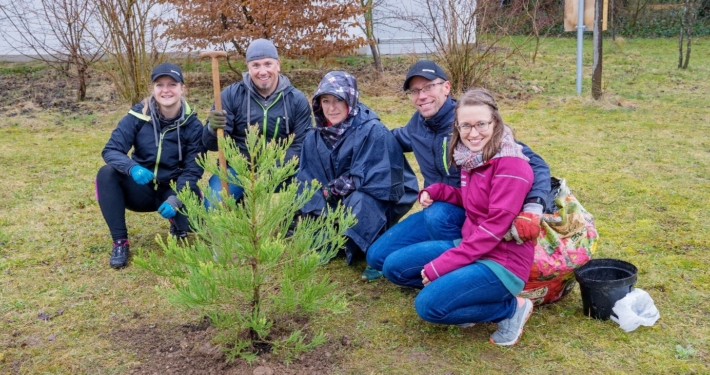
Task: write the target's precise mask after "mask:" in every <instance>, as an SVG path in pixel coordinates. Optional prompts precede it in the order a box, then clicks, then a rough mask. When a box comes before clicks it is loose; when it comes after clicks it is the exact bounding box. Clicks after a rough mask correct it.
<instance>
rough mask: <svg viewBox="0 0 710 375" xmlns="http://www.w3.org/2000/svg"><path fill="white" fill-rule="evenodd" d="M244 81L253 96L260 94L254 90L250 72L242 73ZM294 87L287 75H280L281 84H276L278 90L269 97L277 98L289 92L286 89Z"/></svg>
mask: <svg viewBox="0 0 710 375" xmlns="http://www.w3.org/2000/svg"><path fill="white" fill-rule="evenodd" d="M242 81H244V83H245V84H246V85H247V87H248V88H249V91H250V92H252V93H253V94H258V95H259V96H261V94H259V92H258V91H257V90H256V89H255V88H254V82H252V80H251V75H249V72H248V71H247V72H244V73H242ZM290 87H293V86H291V81H290V80H289V79H288V77H286V76H285V75H281V74H279V82H278V83H277V84H276V90H274V92H272V93H271V95H269V97H272V98H274V97H276V96H278V94H279V93H280V92H281V91H287V90H286V89H288V88H290Z"/></svg>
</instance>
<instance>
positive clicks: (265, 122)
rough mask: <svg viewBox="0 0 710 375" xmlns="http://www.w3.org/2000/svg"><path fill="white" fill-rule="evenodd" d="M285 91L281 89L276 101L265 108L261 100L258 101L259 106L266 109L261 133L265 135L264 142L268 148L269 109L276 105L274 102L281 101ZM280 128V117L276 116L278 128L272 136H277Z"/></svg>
mask: <svg viewBox="0 0 710 375" xmlns="http://www.w3.org/2000/svg"><path fill="white" fill-rule="evenodd" d="M283 93H284V92H283V91H281V92H280V93H279V96H277V97H276V99H274V102H273V103H271V105H270V106H268V107H267V108H264V106H263V105H261V103H259V101H257V103H259V106H260V107H261V108H262V109H263V110H264V120H263V121H262V125H261V135H262V136H264V142H263V143H264V148H266V136H267V134H266V131H267V130H268V127H267V125H268V123H269V110H270V109H271V107H273V106H274V104H276V103H278V102H279V99H281V97H282V96H283ZM278 130H279V118H278V117H277V118H276V129H274V134H272V135H271V138H276V134H277V131H278Z"/></svg>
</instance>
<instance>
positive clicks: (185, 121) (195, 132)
mask: <svg viewBox="0 0 710 375" xmlns="http://www.w3.org/2000/svg"><path fill="white" fill-rule="evenodd" d="M143 106H144V102H143V101H141V102H140V103H138V104H136V105H134V106H133V107H132V108H131V110H130V111H129V112H128V114H127V115H125V116H124V117H123V118H122V119H121V121H119V122H118V126H116V129H114V130H113V132H112V133H111V138H109V140H108V142H107V143H106V146H105V147H104V149H103V152H102V153H101V155H102V156H103V158H104V161H105V162H106V164H108V165H110V166H112V167H113V168H114V169H116V170H117V171H119V172H121V173H124V174H126V175H130V169H131V168H132V167H134V166H136V165H141V166H143V167H145V168H147V169H149V170H150V171H152V172H153V173H154V174H155V179H154V180H153V183H158V184H169V183H170V182H171V181H175V182H176V183H177V189H178V190H182V188H183V187H185V186H190V188H191V189H194V188H196V187H197V181H198V180H199V179H200V178H201V177H202V173H203V172H204V170H203V169H202V167H200V166H199V165H197V161H196V158H197V157H198V156H200V155H202V154H204V147H203V146H202V139H201V138H202V123H201V122H200V120H198V119H197V114H196V113H195V112H193V111H192V109H191V108H190V106H188V105H187V103H185V102H183V108H182V110H181V111H182V112H181V116H179V117H178V118H177V120H176V121H175V122H174V123H164V122H163V121H160V122H161V124H160V125H159V126H157V127H156V128H155V129H154V128H153V123H152V120H151V113H150V110H146V114H143ZM178 127H179V132H178ZM156 132H157V134H156ZM178 133H179V139H178ZM156 142H157V143H158V144H157V145H156ZM131 148H133V153H132V155H131V157H130V158H129V157H128V151H129V150H130V149H131ZM181 156H182V158H181ZM188 184H189V185H188Z"/></svg>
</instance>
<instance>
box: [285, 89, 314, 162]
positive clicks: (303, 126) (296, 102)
mask: <svg viewBox="0 0 710 375" xmlns="http://www.w3.org/2000/svg"><path fill="white" fill-rule="evenodd" d="M292 92H293V93H295V95H294V97H293V100H292V101H289V105H290V106H291V108H289V113H292V114H293V118H292V120H293V123H292V125H291V126H293V134H294V138H293V142H291V146H289V148H288V149H287V150H286V157H285V160H291V158H293V157H294V156H300V155H301V146H302V145H303V141H304V140H305V139H306V133H307V132H308V129H310V128H311V127H312V126H313V115H312V112H311V106H310V104H308V99H307V98H306V96H305V95H304V94H303V93H302V92H300V91H297V90H293V91H292Z"/></svg>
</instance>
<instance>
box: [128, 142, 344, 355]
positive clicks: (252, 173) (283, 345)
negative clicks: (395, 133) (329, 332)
mask: <svg viewBox="0 0 710 375" xmlns="http://www.w3.org/2000/svg"><path fill="white" fill-rule="evenodd" d="M289 144H290V140H289V141H288V142H268V143H267V142H266V141H265V139H264V138H261V137H259V135H258V131H256V129H255V128H251V129H250V130H249V131H248V134H247V148H248V151H249V155H250V156H249V157H245V156H243V155H242V154H241V153H240V152H239V149H238V148H237V146H236V145H235V144H234V142H233V141H232V140H231V139H223V140H220V147H223V149H224V154H225V156H226V159H227V161H228V163H229V165H230V166H231V167H232V168H234V169H235V171H236V172H237V175H238V180H237V179H235V178H233V177H232V176H229V177H228V176H227V175H226V174H225V173H224V171H221V170H219V167H218V166H217V165H216V164H215V163H213V162H208V161H207V159H206V158H202V159H201V160H199V163H200V165H202V166H203V167H204V168H205V171H206V172H208V173H213V174H218V175H219V176H220V178H221V179H226V178H229V179H230V182H231V183H236V184H239V185H240V186H242V187H243V188H244V198H243V200H242V201H240V202H235V200H234V199H233V198H231V197H230V196H224V195H223V196H222V198H223V202H224V203H223V204H218V205H216V206H217V207H215V208H213V209H209V210H205V209H204V207H203V205H202V201H201V199H200V198H199V197H197V196H196V195H195V194H193V193H191V192H189V191H188V190H184V191H181V192H179V193H178V197H179V198H180V200H181V201H182V202H183V203H184V205H185V206H184V208H183V210H184V211H185V212H186V213H187V215H188V216H189V218H190V223H191V226H192V228H193V230H194V238H190V240H189V241H187V242H186V241H179V242H178V241H177V240H175V239H173V238H168V239H167V241H164V240H163V239H161V238H158V239H157V241H158V243H159V245H160V247H161V248H162V250H163V253H162V254H158V253H148V252H141V253H140V254H139V256H137V257H136V258H137V259H136V260H135V263H136V264H138V265H139V266H140V267H143V268H145V269H147V270H148V271H150V272H153V273H155V274H157V275H159V276H162V277H163V278H164V280H165V281H166V282H165V283H163V286H158V287H156V288H157V290H158V291H159V293H160V294H162V295H164V296H165V297H166V298H167V299H168V300H169V301H170V302H172V303H173V304H175V305H177V306H182V307H185V308H189V309H194V310H195V311H197V312H199V313H200V314H203V315H205V316H207V317H209V320H210V322H211V324H212V325H213V326H214V327H216V328H217V331H218V335H217V337H216V340H217V341H218V342H219V343H220V344H221V345H222V348H223V349H224V350H225V351H226V353H227V358H228V360H231V359H233V358H235V357H242V358H245V359H247V360H248V361H250V362H251V361H253V360H254V359H255V358H256V355H257V354H258V353H259V352H263V351H271V352H272V353H274V354H276V355H278V356H280V357H282V358H284V359H286V360H290V359H291V358H293V357H294V356H296V355H298V353H300V352H302V351H305V350H309V349H310V348H312V347H314V346H316V345H318V344H321V343H323V342H324V340H325V336H324V334H323V332H308V331H307V330H306V329H304V322H305V321H307V320H308V319H309V318H312V317H313V316H314V314H317V313H319V312H323V311H330V312H341V311H343V310H344V309H345V307H346V303H345V299H344V297H343V295H342V293H341V292H340V291H339V290H338V286H337V285H336V284H335V283H334V282H332V281H331V280H330V279H329V277H328V274H326V273H324V272H323V269H322V268H321V267H319V266H321V265H323V264H324V263H327V262H328V261H329V260H330V259H332V258H333V257H334V256H335V255H336V254H337V252H338V249H340V248H342V246H343V245H344V242H345V237H343V234H344V232H345V230H346V229H348V228H349V227H351V226H352V225H353V224H354V221H355V219H354V217H353V216H352V215H351V214H350V213H349V212H346V211H345V210H344V209H343V207H342V206H341V207H339V208H337V209H336V210H332V211H328V212H326V213H325V214H324V215H321V216H319V217H317V218H308V219H304V220H302V221H301V222H300V223H299V225H298V226H297V227H296V229H295V231H294V233H293V236H291V237H289V238H286V232H287V229H288V226H289V224H290V223H291V220H292V218H293V217H294V214H295V213H296V211H297V210H298V209H299V208H300V207H302V206H303V205H304V204H305V203H306V202H307V201H308V200H309V199H310V198H311V196H312V195H313V194H314V192H315V191H316V189H318V188H319V185H318V184H311V185H310V186H305V187H303V189H302V190H303V191H302V192H299V191H298V190H299V189H298V186H297V183H295V182H294V183H293V184H285V182H286V181H287V180H289V179H291V178H292V177H293V176H294V175H295V173H296V171H297V161H296V160H290V161H284V155H285V150H286V148H288V146H289ZM279 189H280V190H279ZM277 191H278V192H277ZM206 194H212V192H211V191H209V190H208V191H207V192H206Z"/></svg>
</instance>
